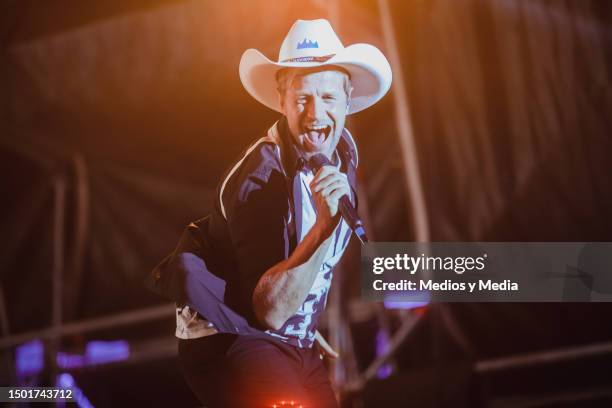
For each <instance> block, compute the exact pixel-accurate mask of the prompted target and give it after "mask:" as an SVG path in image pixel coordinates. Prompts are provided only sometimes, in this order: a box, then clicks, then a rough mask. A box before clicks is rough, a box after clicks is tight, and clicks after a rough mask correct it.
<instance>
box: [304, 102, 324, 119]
mask: <svg viewBox="0 0 612 408" xmlns="http://www.w3.org/2000/svg"><path fill="white" fill-rule="evenodd" d="M306 115H307V117H308V119H310V120H312V121H313V122H314V121H318V120H321V119H323V118H324V117H325V106H324V104H323V100H322V99H321V98H319V97H317V96H315V97H313V98H311V99H310V101H309V103H308V107H307V109H306Z"/></svg>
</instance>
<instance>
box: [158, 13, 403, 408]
mask: <svg viewBox="0 0 612 408" xmlns="http://www.w3.org/2000/svg"><path fill="white" fill-rule="evenodd" d="M239 70H240V79H241V81H242V84H243V85H244V87H245V89H246V90H247V91H248V92H249V94H250V95H251V96H253V97H254V98H255V99H256V100H257V101H259V102H260V103H262V104H264V105H265V106H267V107H269V108H271V109H274V110H275V111H277V112H280V113H281V114H282V117H281V118H280V119H279V120H278V121H277V122H276V123H275V124H274V125H273V126H272V127H271V128H270V129H269V130H268V132H267V135H266V136H264V137H262V138H261V139H259V140H257V141H256V142H255V143H253V144H252V145H251V146H250V147H249V148H248V149H247V150H246V152H245V153H244V155H243V156H242V157H241V158H240V160H239V161H238V162H237V163H235V164H234V165H233V166H232V167H231V169H230V170H229V172H228V173H227V174H226V175H225V176H224V177H223V179H222V180H221V183H220V184H219V187H218V190H217V196H216V199H215V209H214V211H213V213H212V214H211V215H210V216H209V217H207V218H205V219H203V220H200V221H198V222H196V223H193V224H191V225H190V226H189V227H188V228H187V230H186V231H185V233H184V235H183V237H182V239H181V241H180V242H179V245H178V247H177V248H176V250H175V251H174V252H173V253H172V254H171V255H170V256H169V257H167V258H166V259H165V260H164V261H163V262H162V263H161V264H160V265H159V266H158V267H157V268H156V269H155V270H154V271H153V274H152V276H151V279H152V281H150V282H149V284H150V286H151V287H152V288H153V289H154V290H156V291H157V292H158V293H162V294H164V295H166V296H167V297H169V298H171V299H173V300H174V301H176V302H177V306H178V307H177V330H176V335H177V337H179V339H180V340H179V357H180V362H181V366H182V368H183V370H184V373H185V378H186V379H187V382H188V384H189V386H190V387H191V389H192V390H193V391H194V393H195V394H196V395H197V396H198V398H199V399H200V400H201V401H202V403H204V404H205V405H206V406H241V407H245V406H272V405H273V404H275V403H279V402H280V401H283V400H285V401H294V402H295V404H297V405H300V404H301V405H303V406H308V407H333V406H337V403H336V400H335V397H334V393H333V391H332V388H331V385H330V381H329V377H328V373H327V370H326V369H325V367H324V365H323V362H322V361H321V358H320V355H319V353H318V352H317V350H316V348H314V347H313V344H314V342H315V338H320V337H319V335H318V332H317V319H318V318H319V316H320V314H321V313H322V312H323V309H324V308H325V303H326V301H327V295H328V293H329V288H330V285H331V280H332V271H333V268H334V266H335V265H336V264H337V263H338V262H339V261H340V258H341V257H342V254H343V253H344V250H345V248H346V246H347V244H348V241H349V238H350V235H351V230H350V228H349V226H348V225H347V223H346V222H345V221H344V220H343V219H342V218H341V216H340V212H339V210H338V203H339V200H340V198H341V197H342V196H345V195H346V196H348V197H349V199H350V201H351V203H352V204H353V205H355V203H356V192H355V169H356V167H357V161H358V156H357V149H356V146H355V142H354V141H353V138H352V136H351V134H350V133H349V132H348V130H346V129H345V128H344V123H345V119H346V115H347V114H351V113H355V112H358V111H361V110H363V109H365V108H367V107H369V106H371V105H373V104H374V103H376V102H377V101H378V100H380V99H381V98H382V97H383V96H384V95H385V93H386V92H387V91H388V89H389V87H390V84H391V69H390V67H389V64H388V62H387V60H386V58H385V57H384V56H383V54H382V53H381V52H380V51H379V50H378V49H377V48H375V47H374V46H371V45H368V44H354V45H351V46H348V47H344V46H343V45H342V43H341V42H340V40H339V39H338V37H337V36H336V34H335V32H334V31H333V29H332V27H331V25H330V24H329V22H328V21H327V20H313V21H302V20H298V21H297V22H295V24H294V25H293V26H292V27H291V29H290V30H289V33H288V34H287V36H286V37H285V40H284V41H283V44H282V46H281V49H280V53H279V58H278V61H277V62H273V61H271V60H269V59H267V58H266V57H265V56H264V55H262V54H261V53H260V52H259V51H257V50H254V49H249V50H247V51H245V53H244V54H243V56H242V59H241V61H240V68H239ZM315 154H323V155H324V156H325V157H326V158H327V159H328V160H329V162H330V165H325V166H323V167H321V168H320V169H318V170H316V171H313V166H312V165H311V162H310V158H311V157H312V156H313V155H315Z"/></svg>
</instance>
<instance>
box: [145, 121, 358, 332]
mask: <svg viewBox="0 0 612 408" xmlns="http://www.w3.org/2000/svg"><path fill="white" fill-rule="evenodd" d="M337 150H338V153H339V155H340V159H341V166H342V167H341V170H342V171H343V172H346V174H347V176H348V180H349V184H350V186H351V188H352V189H353V197H356V196H357V195H356V193H355V191H356V187H355V186H356V174H355V169H356V166H357V160H358V157H357V150H356V147H355V144H354V141H353V139H352V137H351V135H350V133H349V132H348V131H346V130H345V131H344V132H343V134H342V137H341V139H340V141H339V143H338V147H337ZM305 165H307V164H306V163H305V162H304V160H303V159H302V158H301V157H300V155H299V151H298V150H297V148H296V147H295V145H294V144H293V143H292V141H291V138H290V135H289V131H288V128H287V124H286V120H285V119H284V117H283V118H282V119H281V120H279V121H278V122H277V123H276V124H275V125H274V126H273V127H272V128H271V129H270V130H269V131H268V135H267V136H266V137H264V138H262V139H259V140H258V141H257V142H256V143H254V144H253V145H251V147H249V149H247V151H246V153H245V154H244V155H243V156H242V159H241V160H240V161H238V162H237V163H236V164H235V165H234V166H233V167H232V169H230V171H229V172H228V173H227V174H226V176H225V177H224V178H223V180H222V182H221V183H220V184H219V187H218V189H217V194H216V199H215V206H214V211H213V212H212V213H211V214H210V215H208V216H207V217H205V218H203V219H201V220H198V221H195V222H192V223H191V224H189V225H188V226H187V228H186V229H185V231H184V232H183V235H182V236H181V238H180V240H179V243H178V245H177V247H176V249H175V250H174V252H172V253H171V254H170V255H168V256H167V257H166V258H165V259H164V260H163V261H162V262H161V263H160V264H159V265H158V266H157V267H156V268H155V269H154V270H153V271H152V272H151V273H150V274H149V276H147V278H146V279H145V285H146V286H147V287H148V288H149V289H151V290H152V291H154V292H156V293H158V294H159V295H162V296H164V297H165V298H167V299H170V300H172V301H174V302H176V303H177V304H188V305H190V306H191V307H193V308H194V309H195V310H197V311H198V312H199V313H200V314H201V315H202V316H203V317H205V318H206V319H207V320H208V321H210V322H212V323H213V324H214V325H215V327H216V328H217V330H218V331H219V332H228V333H237V334H256V333H261V331H262V330H265V328H264V327H262V326H261V324H260V323H259V322H258V321H257V319H256V318H255V315H254V312H253V307H252V297H253V291H254V289H255V286H256V285H257V282H258V281H259V278H260V277H261V276H262V275H263V273H264V272H265V271H266V270H268V269H269V268H270V267H272V266H273V265H275V264H277V263H278V262H280V261H282V260H283V259H286V258H288V257H289V255H290V254H291V253H292V251H293V250H294V249H295V247H296V245H297V242H296V234H295V226H294V222H293V221H294V220H295V219H296V217H295V214H293V211H294V210H293V208H294V206H293V202H292V199H293V197H292V188H291V186H292V183H293V177H294V176H295V173H296V171H297V170H298V169H299V168H300V166H305Z"/></svg>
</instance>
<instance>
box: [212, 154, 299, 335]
mask: <svg viewBox="0 0 612 408" xmlns="http://www.w3.org/2000/svg"><path fill="white" fill-rule="evenodd" d="M275 149H276V147H275V146H274V145H272V144H268V143H263V144H262V145H261V147H258V148H257V149H255V150H254V151H253V152H251V153H250V154H249V155H248V156H247V157H246V158H245V161H244V162H243V163H242V165H241V167H240V168H239V169H238V170H237V171H236V173H235V174H234V175H230V176H229V177H230V179H228V183H227V186H226V189H225V190H224V191H223V196H222V197H221V200H222V202H223V205H224V207H225V213H226V217H227V218H226V220H227V226H228V231H229V236H230V241H231V245H232V247H233V251H234V255H235V260H236V268H235V270H234V272H233V273H232V274H231V276H228V277H227V280H228V286H227V292H226V301H227V303H228V304H229V305H231V307H232V308H234V309H236V311H238V312H240V313H242V314H243V315H244V316H245V317H246V318H247V320H248V321H249V322H250V323H251V324H252V325H254V326H256V327H261V325H260V324H259V323H258V322H257V320H256V319H255V315H254V312H253V304H252V299H253V291H254V289H255V287H256V285H257V282H258V281H259V279H260V278H261V276H262V275H263V274H264V273H265V272H266V271H267V270H268V269H269V268H270V267H272V266H273V265H275V264H277V263H278V262H280V261H282V260H283V259H285V258H286V257H287V256H288V255H289V254H288V252H289V242H288V237H287V229H286V218H287V214H288V210H289V204H288V195H287V186H286V181H285V176H284V174H283V173H282V168H281V166H280V162H279V161H278V157H277V154H276V152H275Z"/></svg>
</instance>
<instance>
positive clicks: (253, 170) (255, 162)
mask: <svg viewBox="0 0 612 408" xmlns="http://www.w3.org/2000/svg"><path fill="white" fill-rule="evenodd" d="M235 166H238V167H239V168H238V169H236V171H235V173H238V174H241V175H243V176H246V177H248V178H256V179H259V180H261V181H267V180H268V179H269V178H270V174H271V173H272V172H273V171H275V170H278V171H282V163H281V160H280V151H279V146H278V145H277V144H276V143H275V142H274V141H273V140H271V139H269V138H268V137H263V138H261V139H259V140H257V141H256V142H255V143H253V144H252V145H251V146H250V147H249V148H248V149H247V150H246V152H245V153H244V154H243V156H242V159H241V160H240V161H238V162H237V163H236V165H235Z"/></svg>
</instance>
